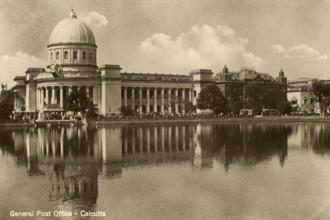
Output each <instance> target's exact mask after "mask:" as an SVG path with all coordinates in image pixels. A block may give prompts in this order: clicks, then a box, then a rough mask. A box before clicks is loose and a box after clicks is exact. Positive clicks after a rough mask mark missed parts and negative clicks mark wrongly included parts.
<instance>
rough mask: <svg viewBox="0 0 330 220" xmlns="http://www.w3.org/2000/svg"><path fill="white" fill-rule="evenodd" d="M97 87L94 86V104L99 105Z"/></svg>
mask: <svg viewBox="0 0 330 220" xmlns="http://www.w3.org/2000/svg"><path fill="white" fill-rule="evenodd" d="M97 89H98V88H97V86H93V103H94V104H98V101H97V96H98V91H97Z"/></svg>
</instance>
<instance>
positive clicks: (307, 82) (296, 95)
mask: <svg viewBox="0 0 330 220" xmlns="http://www.w3.org/2000/svg"><path fill="white" fill-rule="evenodd" d="M315 81H318V79H316V78H300V79H296V80H290V81H289V82H288V92H287V98H288V101H289V102H290V103H291V105H292V107H293V109H294V110H295V111H297V112H300V113H320V105H319V103H318V102H317V99H316V97H315V95H314V93H313V90H312V85H313V82H315Z"/></svg>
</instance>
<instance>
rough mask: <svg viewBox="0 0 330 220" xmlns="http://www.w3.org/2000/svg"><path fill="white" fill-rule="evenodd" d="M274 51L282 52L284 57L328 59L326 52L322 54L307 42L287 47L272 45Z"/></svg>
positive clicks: (313, 59) (312, 59)
mask: <svg viewBox="0 0 330 220" xmlns="http://www.w3.org/2000/svg"><path fill="white" fill-rule="evenodd" d="M271 50H272V51H273V53H277V54H281V55H282V56H283V57H284V58H287V59H291V58H296V59H307V60H310V61H315V60H327V59H328V56H327V55H326V54H321V53H320V52H319V51H317V50H315V49H314V48H312V47H310V46H308V45H307V44H300V45H295V46H293V47H289V48H285V47H283V46H282V45H280V44H275V45H272V47H271Z"/></svg>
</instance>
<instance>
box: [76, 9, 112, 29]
mask: <svg viewBox="0 0 330 220" xmlns="http://www.w3.org/2000/svg"><path fill="white" fill-rule="evenodd" d="M82 20H83V21H84V22H85V23H86V24H88V25H91V26H96V27H102V26H104V27H105V26H107V25H108V19H107V18H106V17H105V16H104V15H101V14H99V13H98V12H96V11H92V12H90V13H89V14H88V15H87V16H85V17H83V18H82Z"/></svg>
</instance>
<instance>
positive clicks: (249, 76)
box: [214, 66, 287, 113]
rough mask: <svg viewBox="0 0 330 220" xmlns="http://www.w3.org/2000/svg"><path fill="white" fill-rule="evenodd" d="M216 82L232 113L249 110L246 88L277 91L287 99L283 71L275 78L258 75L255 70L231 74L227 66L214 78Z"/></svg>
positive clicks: (264, 74) (242, 70)
mask: <svg viewBox="0 0 330 220" xmlns="http://www.w3.org/2000/svg"><path fill="white" fill-rule="evenodd" d="M214 82H215V83H216V84H217V85H218V86H219V87H220V90H221V92H222V93H223V94H224V96H225V97H226V98H227V100H228V104H229V108H230V110H231V111H232V112H234V113H238V112H239V110H240V109H245V108H247V104H248V103H249V100H248V98H247V95H246V86H247V85H250V84H258V85H261V86H264V87H267V88H269V89H275V90H276V91H278V94H280V95H282V96H283V97H286V92H287V78H286V77H285V76H284V72H283V70H281V71H280V72H279V75H278V77H276V78H273V77H272V76H271V75H269V74H268V73H258V72H256V71H255V70H253V69H247V68H243V69H241V70H240V71H238V72H231V71H229V70H228V68H227V67H226V66H225V67H224V68H223V70H222V72H220V73H218V74H217V75H216V76H215V77H214Z"/></svg>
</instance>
